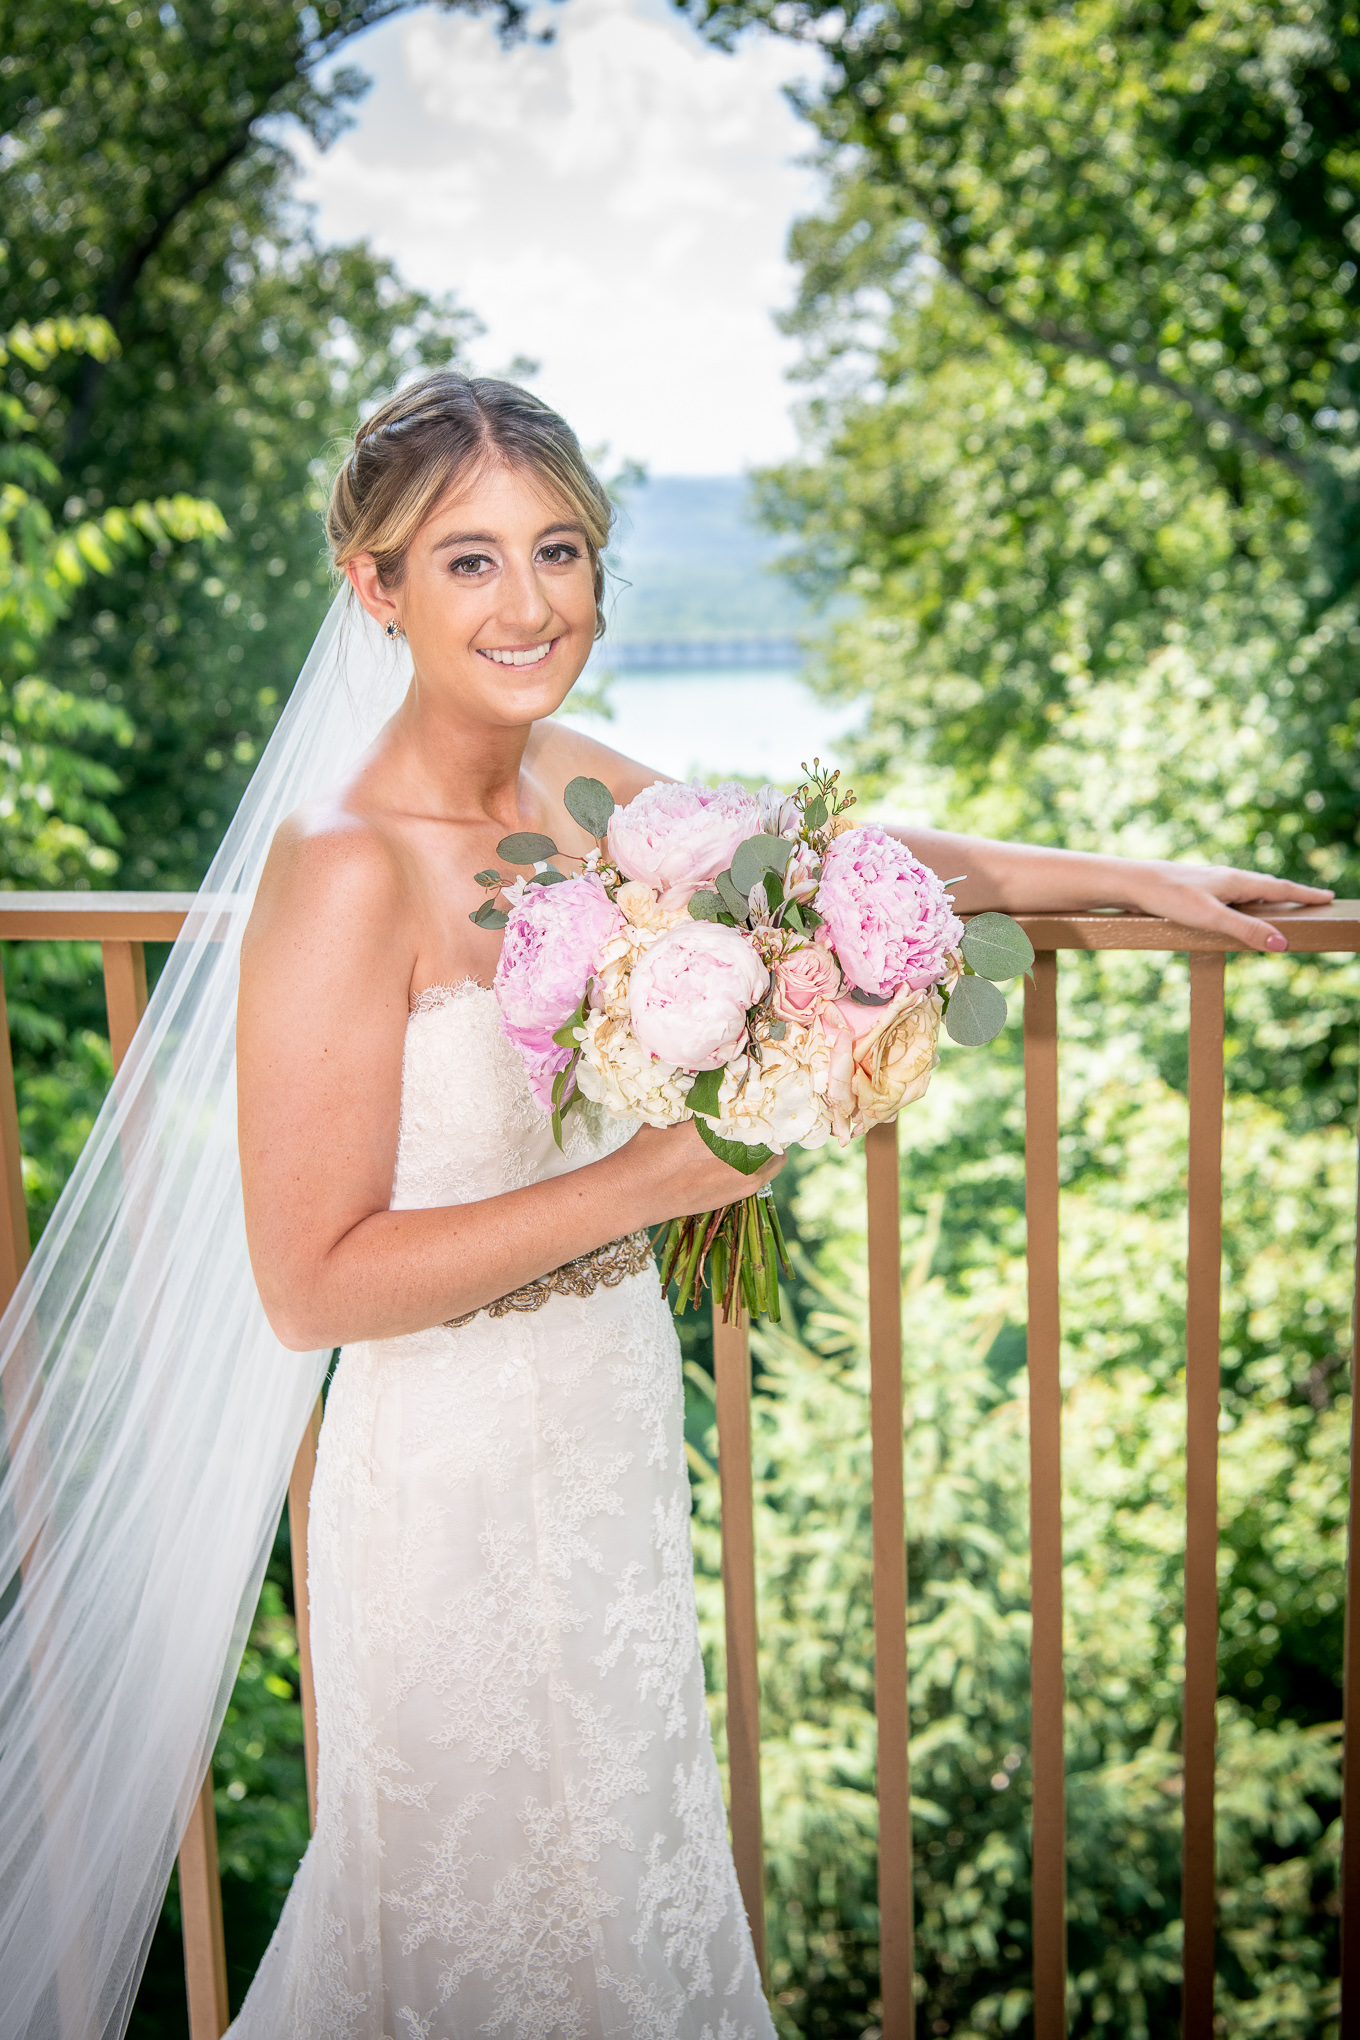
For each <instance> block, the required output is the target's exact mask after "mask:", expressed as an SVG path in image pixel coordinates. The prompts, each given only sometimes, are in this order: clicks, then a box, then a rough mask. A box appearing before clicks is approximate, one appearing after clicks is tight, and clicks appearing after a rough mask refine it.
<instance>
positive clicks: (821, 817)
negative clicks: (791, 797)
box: [803, 793, 826, 829]
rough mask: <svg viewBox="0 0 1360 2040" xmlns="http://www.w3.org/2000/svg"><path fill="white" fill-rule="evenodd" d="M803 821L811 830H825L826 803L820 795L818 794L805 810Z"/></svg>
mask: <svg viewBox="0 0 1360 2040" xmlns="http://www.w3.org/2000/svg"><path fill="white" fill-rule="evenodd" d="M803 820H804V822H805V823H806V825H807V827H808V828H809V829H822V828H825V826H826V802H825V801H824V800H823V799H822V796H821V795H820V793H819V794H816V795H815V796H814V797H813V799H811V800H810V801H809V802H808V804H807V806H806V807H805V808H804V809H803Z"/></svg>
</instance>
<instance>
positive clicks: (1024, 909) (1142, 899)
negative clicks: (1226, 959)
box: [888, 823, 1332, 950]
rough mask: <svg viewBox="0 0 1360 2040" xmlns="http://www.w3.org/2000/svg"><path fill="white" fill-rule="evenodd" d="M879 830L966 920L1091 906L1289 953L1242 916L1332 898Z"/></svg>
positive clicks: (944, 832) (1208, 869)
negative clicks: (927, 871) (933, 876)
mask: <svg viewBox="0 0 1360 2040" xmlns="http://www.w3.org/2000/svg"><path fill="white" fill-rule="evenodd" d="M888 827H889V832H890V833H891V834H892V835H894V836H896V837H898V838H899V840H900V841H902V842H903V843H905V844H906V845H907V847H908V848H909V849H910V851H911V853H912V855H913V856H914V857H919V858H920V860H921V862H922V864H928V865H929V866H930V868H931V870H932V871H935V872H938V873H939V875H940V877H941V878H943V879H954V880H956V881H957V883H955V884H954V885H952V886H951V887H950V891H951V892H952V893H953V895H954V904H955V905H956V906H957V908H958V909H959V911H960V913H966V914H977V913H982V912H983V911H985V910H986V909H988V908H991V909H993V910H994V911H998V912H1001V913H1006V914H1043V913H1048V914H1074V913H1081V912H1083V911H1084V910H1086V909H1089V908H1091V907H1123V908H1125V909H1126V910H1127V911H1128V912H1130V913H1135V914H1156V915H1157V916H1158V917H1159V918H1160V919H1161V920H1164V921H1175V922H1178V923H1179V925H1180V926H1181V927H1183V928H1207V929H1210V930H1212V931H1213V932H1214V933H1215V934H1220V935H1227V936H1230V937H1231V938H1232V940H1233V942H1234V944H1235V945H1236V946H1237V947H1238V948H1241V949H1274V950H1279V949H1287V948H1288V947H1289V943H1288V940H1287V938H1286V937H1285V936H1284V935H1282V934H1281V933H1280V931H1279V930H1278V929H1277V928H1272V927H1271V925H1270V923H1269V922H1268V921H1261V920H1258V919H1257V918H1256V916H1255V915H1254V914H1252V913H1251V912H1250V911H1249V909H1250V908H1251V907H1253V906H1283V905H1293V906H1305V907H1322V906H1326V904H1327V902H1328V901H1329V900H1330V899H1331V898H1332V894H1331V892H1330V891H1329V890H1328V889H1327V888H1326V887H1324V886H1316V885H1294V884H1292V883H1291V882H1290V881H1289V880H1287V879H1283V878H1267V877H1266V876H1265V874H1264V873H1263V872H1260V871H1235V870H1234V869H1233V867H1232V866H1231V865H1229V864H1173V863H1170V862H1169V861H1165V860H1163V859H1160V858H1141V857H1101V856H1091V855H1088V854H1087V853H1086V852H1085V851H1083V850H1046V849H1044V848H1043V847H1042V846H1041V845H1039V844H1034V843H994V842H992V841H991V840H990V839H989V838H988V837H986V836H956V835H954V834H952V833H951V831H949V830H948V829H914V828H910V827H908V826H906V825H905V824H901V823H890V824H889V825H888Z"/></svg>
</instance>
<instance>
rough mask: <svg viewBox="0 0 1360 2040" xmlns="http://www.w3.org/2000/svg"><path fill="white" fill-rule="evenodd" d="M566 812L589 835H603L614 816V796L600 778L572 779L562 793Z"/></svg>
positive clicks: (597, 836)
mask: <svg viewBox="0 0 1360 2040" xmlns="http://www.w3.org/2000/svg"><path fill="white" fill-rule="evenodd" d="M562 800H563V803H564V805H565V807H566V810H567V813H568V814H569V815H570V816H571V818H572V820H573V821H574V822H579V823H580V824H581V827H582V828H583V829H585V830H586V831H587V833H588V834H589V835H592V836H594V837H596V838H597V839H598V838H599V837H601V836H603V835H604V834H605V832H606V830H607V829H608V827H609V824H610V822H611V821H612V819H613V816H614V805H615V803H614V796H613V794H612V793H611V792H610V791H609V788H608V787H607V786H606V785H605V784H604V781H603V780H601V779H584V778H578V779H573V780H572V781H571V783H570V785H569V786H568V787H567V790H566V792H565V793H564V794H563V795H562Z"/></svg>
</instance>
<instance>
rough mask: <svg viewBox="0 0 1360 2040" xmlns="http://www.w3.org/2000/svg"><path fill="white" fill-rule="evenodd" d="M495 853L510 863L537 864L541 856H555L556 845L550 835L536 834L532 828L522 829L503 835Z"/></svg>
mask: <svg viewBox="0 0 1360 2040" xmlns="http://www.w3.org/2000/svg"><path fill="white" fill-rule="evenodd" d="M496 855H497V856H498V857H504V858H505V859H506V860H507V862H509V863H511V864H537V863H538V862H539V861H540V859H541V858H544V857H556V855H557V845H556V843H554V841H553V839H552V837H551V836H536V835H535V834H534V832H533V830H532V829H523V830H521V831H520V833H519V835H517V836H503V837H502V838H501V840H500V842H499V843H498V844H497V845H496Z"/></svg>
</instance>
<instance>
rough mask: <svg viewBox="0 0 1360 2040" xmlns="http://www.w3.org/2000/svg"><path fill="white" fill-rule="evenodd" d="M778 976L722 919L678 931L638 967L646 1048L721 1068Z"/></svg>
mask: <svg viewBox="0 0 1360 2040" xmlns="http://www.w3.org/2000/svg"><path fill="white" fill-rule="evenodd" d="M769 983H770V974H769V972H768V971H767V970H766V968H765V966H764V964H763V963H762V962H761V960H760V958H759V957H758V956H757V955H756V953H755V950H754V949H753V948H752V947H751V944H750V942H749V941H748V940H747V939H746V937H745V936H744V935H742V934H740V933H739V932H738V930H737V929H735V928H727V927H724V925H723V924H722V923H721V922H720V921H692V922H690V923H689V924H688V926H686V925H685V924H684V923H683V922H682V923H681V924H680V926H678V927H676V928H672V929H671V930H670V932H669V933H668V934H665V935H663V936H662V937H661V938H660V940H659V941H657V942H654V943H653V944H652V946H651V948H650V949H649V950H648V951H647V952H646V954H645V955H644V956H642V957H641V958H640V959H639V960H638V962H637V963H635V964H634V966H633V974H632V976H631V978H630V979H629V981H628V1018H629V1020H630V1021H631V1023H632V1028H633V1032H634V1034H635V1035H636V1036H637V1038H638V1040H639V1041H640V1042H641V1043H642V1045H643V1047H644V1048H646V1049H650V1051H651V1053H652V1054H653V1055H654V1056H658V1057H659V1058H660V1059H661V1061H662V1062H667V1063H674V1064H676V1065H677V1067H678V1068H680V1069H682V1070H719V1069H721V1068H722V1066H723V1064H724V1063H726V1062H730V1061H731V1059H732V1057H733V1056H734V1055H735V1054H736V1053H737V1050H738V1048H739V1047H740V1046H741V1042H742V1039H743V1037H744V1035H745V1033H746V1011H747V1008H748V1007H749V1006H754V1005H755V1003H756V1001H757V1000H758V999H762V998H763V997H764V996H765V993H766V991H767V990H768V989H769Z"/></svg>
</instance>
